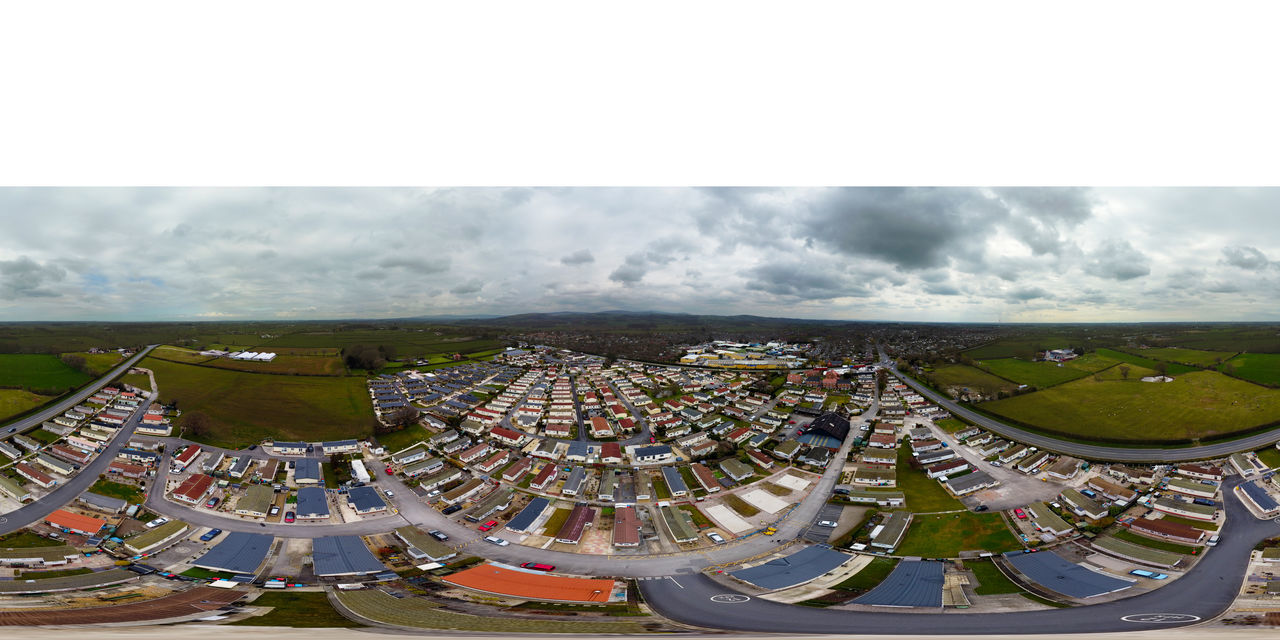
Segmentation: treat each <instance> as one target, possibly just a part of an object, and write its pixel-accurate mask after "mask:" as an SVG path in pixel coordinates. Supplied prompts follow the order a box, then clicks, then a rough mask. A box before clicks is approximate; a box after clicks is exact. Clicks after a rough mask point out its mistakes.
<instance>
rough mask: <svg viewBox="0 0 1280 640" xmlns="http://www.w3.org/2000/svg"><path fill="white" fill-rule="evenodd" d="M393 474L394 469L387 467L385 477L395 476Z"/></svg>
mask: <svg viewBox="0 0 1280 640" xmlns="http://www.w3.org/2000/svg"><path fill="white" fill-rule="evenodd" d="M395 474H396V472H395V470H394V469H392V468H391V467H387V475H389V476H393V475H395Z"/></svg>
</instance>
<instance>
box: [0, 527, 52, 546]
mask: <svg viewBox="0 0 1280 640" xmlns="http://www.w3.org/2000/svg"><path fill="white" fill-rule="evenodd" d="M60 544H62V543H61V542H58V541H57V540H50V539H49V538H45V537H43V536H38V535H36V534H34V533H31V532H30V531H24V530H19V531H14V532H13V533H6V534H4V535H2V536H0V549H32V548H38V547H56V546H58V545H60Z"/></svg>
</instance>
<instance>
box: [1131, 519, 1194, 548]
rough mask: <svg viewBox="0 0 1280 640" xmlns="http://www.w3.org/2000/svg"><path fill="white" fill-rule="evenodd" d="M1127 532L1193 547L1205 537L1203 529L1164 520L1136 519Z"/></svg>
mask: <svg viewBox="0 0 1280 640" xmlns="http://www.w3.org/2000/svg"><path fill="white" fill-rule="evenodd" d="M1129 530H1130V531H1132V532H1134V533H1136V534H1139V535H1143V536H1146V537H1148V538H1155V539H1157V540H1168V541H1170V542H1176V543H1179V544H1193V545H1198V544H1200V543H1202V542H1204V539H1205V535H1206V534H1205V531H1204V530H1203V529H1197V528H1195V527H1193V526H1191V525H1188V524H1183V523H1181V522H1173V521H1172V520H1167V519H1164V518H1161V519H1159V520H1150V519H1147V518H1138V519H1136V520H1134V521H1133V522H1132V523H1130V524H1129Z"/></svg>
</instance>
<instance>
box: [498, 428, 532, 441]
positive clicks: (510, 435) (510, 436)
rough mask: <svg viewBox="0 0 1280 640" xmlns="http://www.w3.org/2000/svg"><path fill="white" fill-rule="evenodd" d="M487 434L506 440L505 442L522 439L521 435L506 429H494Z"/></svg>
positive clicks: (522, 435)
mask: <svg viewBox="0 0 1280 640" xmlns="http://www.w3.org/2000/svg"><path fill="white" fill-rule="evenodd" d="M489 433H490V435H494V436H498V437H501V438H506V439H507V440H519V439H520V438H523V437H524V434H523V433H520V432H519V431H514V430H511V429H508V428H506V427H494V428H493V430H491V431H490V432H489Z"/></svg>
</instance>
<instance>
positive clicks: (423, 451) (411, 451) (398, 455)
mask: <svg viewBox="0 0 1280 640" xmlns="http://www.w3.org/2000/svg"><path fill="white" fill-rule="evenodd" d="M426 457H427V447H426V445H423V444H422V443H418V444H415V445H413V446H412V447H409V448H407V449H403V450H401V451H397V452H395V453H393V454H391V461H392V462H394V463H396V464H400V465H405V464H412V463H414V462H418V461H419V460H424V459H426Z"/></svg>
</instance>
